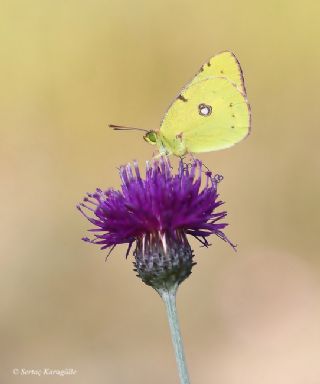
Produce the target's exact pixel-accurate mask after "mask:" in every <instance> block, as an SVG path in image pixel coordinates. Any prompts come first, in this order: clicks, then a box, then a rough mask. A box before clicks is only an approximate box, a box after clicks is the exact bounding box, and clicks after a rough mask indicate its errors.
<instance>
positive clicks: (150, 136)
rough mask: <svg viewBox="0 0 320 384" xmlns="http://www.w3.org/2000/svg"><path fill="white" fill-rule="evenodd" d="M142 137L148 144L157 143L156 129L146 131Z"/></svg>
mask: <svg viewBox="0 0 320 384" xmlns="http://www.w3.org/2000/svg"><path fill="white" fill-rule="evenodd" d="M143 138H144V139H145V141H146V142H147V143H150V144H152V145H155V144H157V143H158V140H159V139H158V134H157V132H156V131H149V132H147V133H146V134H145V135H144V136H143Z"/></svg>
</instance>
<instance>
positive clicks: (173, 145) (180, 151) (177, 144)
mask: <svg viewBox="0 0 320 384" xmlns="http://www.w3.org/2000/svg"><path fill="white" fill-rule="evenodd" d="M143 138H144V139H145V141H146V142H148V143H150V144H152V145H157V147H158V149H159V153H160V155H171V154H173V155H176V156H180V157H181V156H184V155H185V154H186V153H187V148H186V145H185V143H184V141H183V136H182V134H181V135H177V136H176V138H175V139H174V140H168V139H167V138H166V137H165V136H164V135H163V134H162V133H161V132H160V131H149V132H148V133H147V134H146V135H145V136H144V137H143Z"/></svg>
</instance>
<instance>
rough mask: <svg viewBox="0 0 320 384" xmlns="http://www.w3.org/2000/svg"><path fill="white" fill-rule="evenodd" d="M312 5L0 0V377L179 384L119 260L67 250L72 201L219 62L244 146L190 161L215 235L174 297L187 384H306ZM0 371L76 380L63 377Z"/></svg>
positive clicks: (316, 347)
mask: <svg viewBox="0 0 320 384" xmlns="http://www.w3.org/2000/svg"><path fill="white" fill-rule="evenodd" d="M318 4H319V3H318V2H317V1H312V0H305V1H304V2H297V1H289V0H287V1H275V0H271V1H268V2H267V1H264V2H259V1H253V0H243V1H241V2H240V1H236V0H230V1H215V0H212V1H209V0H203V1H201V2H200V1H187V0H184V1H182V0H181V1H169V0H162V1H147V0H139V1H128V0H127V1H121V0H120V1H119V0H117V1H115V0H112V1H111V0H105V1H101V0H100V1H99V0H92V1H84V0H78V1H75V0H64V1H62V0H56V1H48V0H42V1H40V0H31V1H22V0H21V1H17V0H11V1H9V0H7V1H6V0H2V1H1V11H0V30H1V33H0V53H1V59H0V69H1V70H0V77H1V79H0V80H1V82H0V116H1V141H0V147H1V152H0V156H1V158H0V167H1V190H0V194H1V224H0V225H1V259H0V260H1V275H2V276H1V280H0V284H1V306H0V311H1V316H0V326H1V331H0V332H1V343H0V345H1V347H0V348H1V352H0V354H1V363H0V364H1V372H0V382H1V383H5V384H7V383H24V384H29V383H40V382H41V383H61V382H65V383H79V384H84V383H88V382H92V383H104V384H105V383H111V384H113V383H116V384H122V383H123V384H126V383H132V384H134V383H154V384H160V383H161V384H162V383H177V382H178V378H177V373H176V367H175V362H174V356H173V351H172V346H171V341H170V336H169V331H168V326H167V323H166V318H165V311H164V308H163V307H162V303H161V301H160V299H159V297H158V296H157V295H156V293H154V292H153V290H152V289H151V288H148V287H146V286H144V285H143V284H142V282H141V281H140V280H138V279H137V278H136V277H135V274H134V273H133V272H132V257H130V258H129V259H128V260H125V258H124V254H125V250H126V248H125V247H117V249H116V250H115V251H114V252H113V254H112V256H111V257H110V258H109V260H108V262H107V263H105V262H104V257H105V253H103V252H101V251H99V249H98V248H97V247H94V246H90V245H88V244H86V243H83V242H81V240H80V238H81V237H82V236H83V235H84V234H85V230H86V229H87V228H89V227H90V226H89V225H88V223H87V222H86V221H85V220H84V219H83V218H82V217H81V216H80V214H79V213H78V211H77V210H76V209H75V205H76V204H77V202H78V201H79V200H80V199H81V198H82V196H83V194H84V193H85V192H86V191H92V190H94V189H95V188H96V187H98V186H99V187H102V188H107V187H109V186H116V187H117V186H119V178H118V174H117V167H118V166H119V165H120V164H123V163H126V162H128V161H131V160H133V159H138V160H139V161H140V162H141V163H143V162H144V161H145V160H146V159H149V158H150V157H151V156H152V152H153V148H152V147H151V146H149V145H148V144H147V143H145V142H144V141H143V140H142V137H141V135H140V133H136V132H114V131H111V130H110V129H108V128H106V127H107V124H108V123H118V124H125V125H132V126H138V127H142V128H157V127H158V126H159V121H160V119H161V117H162V114H163V112H164V111H165V109H166V108H167V106H168V104H169V103H170V101H171V100H172V98H173V97H174V96H175V95H176V93H177V92H178V90H179V89H180V88H181V87H182V86H183V85H184V83H185V82H186V81H188V80H189V79H190V78H191V77H192V76H193V74H194V73H195V72H196V71H197V70H198V68H199V67H200V66H201V64H202V63H203V62H204V61H205V60H207V59H208V58H209V57H210V56H211V55H213V54H215V53H217V52H219V51H221V50H224V49H230V50H233V51H234V52H235V53H236V54H237V56H238V57H239V60H240V62H241V64H242V67H243V70H244V73H245V79H246V84H247V89H248V96H249V100H250V102H251V105H252V110H253V130H252V134H251V136H250V137H249V138H248V139H247V140H245V141H244V142H242V143H241V144H239V145H237V146H235V147H234V148H232V149H230V150H225V151H221V152H216V153H209V154H205V155H203V156H201V159H203V160H204V161H205V163H206V164H207V165H208V166H209V167H210V168H211V169H213V170H214V171H216V172H219V173H222V174H223V175H224V177H225V180H224V181H223V183H222V184H221V189H220V190H221V196H222V198H223V200H225V201H226V208H227V209H228V211H229V216H228V221H229V223H230V227H229V228H228V230H227V234H228V235H229V236H230V238H231V239H232V240H233V241H234V242H236V243H238V244H239V251H238V253H237V254H235V253H234V252H233V251H232V250H231V248H230V247H228V246H227V245H226V244H225V243H223V242H222V241H219V240H217V241H214V246H212V247H210V248H209V249H203V248H200V247H199V245H198V244H196V243H193V244H194V248H195V252H196V259H197V261H198V265H197V266H196V267H195V268H194V272H193V274H192V276H191V278H190V279H188V280H187V281H186V282H185V283H184V284H183V285H182V287H181V289H180V292H179V295H178V307H179V313H180V322H181V326H182V331H183V337H184V341H185V349H186V356H187V360H188V363H189V370H190V375H191V381H192V382H193V383H202V384H204V383H208V384H211V383H216V384H256V383H259V384H319V383H320V363H319V361H320V359H319V356H320V326H319V324H320V304H319V302H320V262H319V257H318V254H319V234H318V232H319V219H318V217H319V210H318V206H319V200H318V199H319V192H320V181H319V166H320V158H319V140H320V129H319V87H320V76H319V67H320V49H319V42H318V40H319V32H320V28H319V21H318V18H319V17H318V16H319V12H320V6H319V5H318ZM14 368H19V369H21V368H26V369H42V368H52V369H63V368H73V369H76V370H77V374H76V375H75V376H70V377H65V378H61V377H58V376H54V377H41V378H38V377H35V376H28V377H27V376H19V375H18V376H14V375H13V373H12V370H13V369H14Z"/></svg>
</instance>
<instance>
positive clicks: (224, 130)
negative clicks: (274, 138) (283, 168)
mask: <svg viewBox="0 0 320 384" xmlns="http://www.w3.org/2000/svg"><path fill="white" fill-rule="evenodd" d="M249 129H250V107H249V104H248V102H247V98H246V96H245V94H243V93H242V92H241V91H240V90H239V89H238V87H237V85H236V84H234V83H232V82H230V81H229V80H228V79H226V78H224V77H208V78H204V79H201V80H197V81H192V82H191V83H190V85H189V86H188V87H187V88H185V89H184V90H183V91H182V92H181V94H180V95H179V96H178V98H177V99H176V100H175V101H174V102H173V103H172V105H171V107H170V108H169V110H168V112H167V113H166V115H165V117H164V119H163V121H162V125H161V127H160V134H161V136H162V137H163V141H164V142H165V143H166V144H167V146H168V147H169V150H170V151H171V152H172V153H174V154H176V155H183V154H184V153H186V152H194V153H199V152H209V151H215V150H219V149H224V148H228V147H231V146H232V145H234V144H236V143H238V142H239V141H241V140H243V139H244V138H245V137H246V136H247V135H248V133H249Z"/></svg>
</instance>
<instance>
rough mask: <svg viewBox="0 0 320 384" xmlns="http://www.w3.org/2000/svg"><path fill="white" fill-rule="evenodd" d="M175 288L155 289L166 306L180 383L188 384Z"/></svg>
mask: <svg viewBox="0 0 320 384" xmlns="http://www.w3.org/2000/svg"><path fill="white" fill-rule="evenodd" d="M177 288H178V287H177V286H173V287H172V288H168V289H167V290H165V289H158V290H157V291H158V293H159V294H160V296H161V298H162V300H163V301H164V303H165V306H166V310H167V315H168V320H169V326H170V332H171V339H172V343H173V347H174V351H175V355H176V361H177V366H178V371H179V377H180V383H181V384H190V380H189V375H188V370H187V364H186V359H185V356H184V352H183V343H182V337H181V333H180V327H179V322H178V315H177V308H176V293H177Z"/></svg>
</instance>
